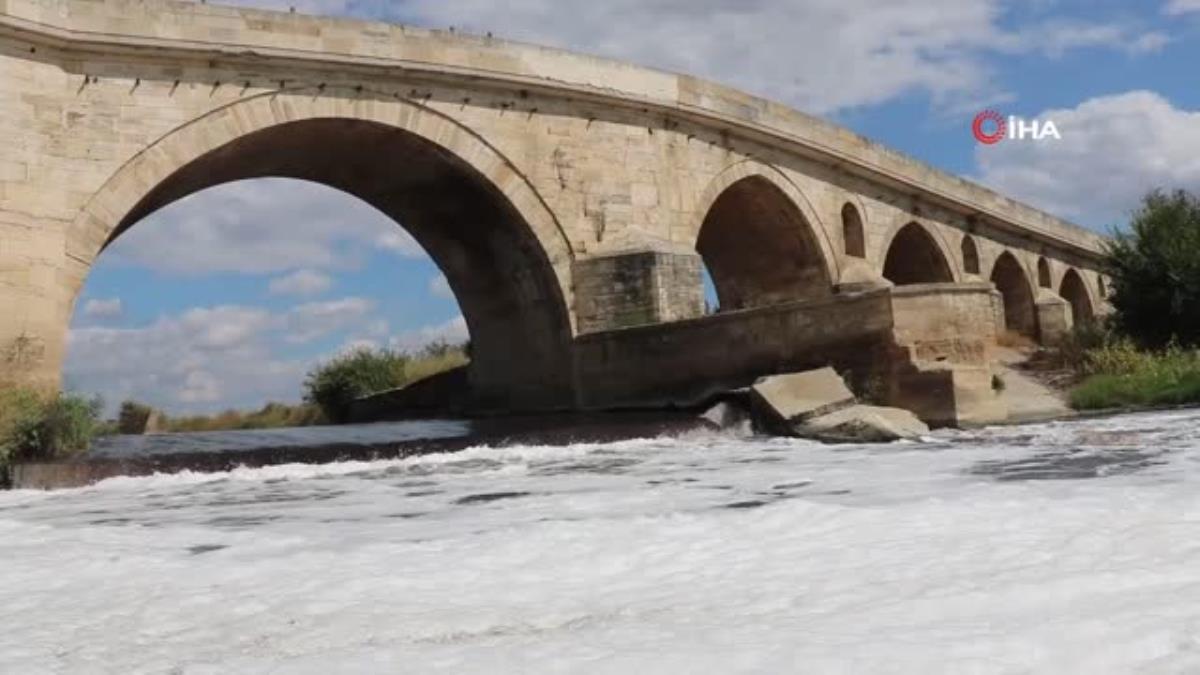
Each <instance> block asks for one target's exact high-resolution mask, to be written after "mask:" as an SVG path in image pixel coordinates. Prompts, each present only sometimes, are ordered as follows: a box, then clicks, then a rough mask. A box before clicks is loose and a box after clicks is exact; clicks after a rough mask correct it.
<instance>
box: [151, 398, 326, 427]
mask: <svg viewBox="0 0 1200 675" xmlns="http://www.w3.org/2000/svg"><path fill="white" fill-rule="evenodd" d="M321 424H327V422H326V420H325V416H324V415H323V414H321V410H320V408H318V407H317V406H314V405H286V404H283V403H268V404H267V405H265V406H263V407H262V408H261V409H259V410H256V411H253V412H241V411H237V410H227V411H225V412H223V413H220V414H218V415H194V416H190V417H179V418H167V419H165V421H164V425H163V426H164V430H165V431H169V432H173V433H188V432H198V431H231V430H249V429H282V428H287V427H311V426H317V425H321Z"/></svg>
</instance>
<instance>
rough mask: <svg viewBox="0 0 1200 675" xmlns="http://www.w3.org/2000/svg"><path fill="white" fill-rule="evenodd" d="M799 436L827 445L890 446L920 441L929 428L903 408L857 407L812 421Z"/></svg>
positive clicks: (803, 427) (798, 430)
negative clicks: (892, 443) (886, 444)
mask: <svg viewBox="0 0 1200 675" xmlns="http://www.w3.org/2000/svg"><path fill="white" fill-rule="evenodd" d="M796 432H797V434H798V435H800V436H803V437H805V438H812V439H815V440H819V441H824V442H827V443H890V442H892V441H899V440H903V439H917V438H920V437H921V436H923V435H925V434H927V433H929V427H928V426H926V425H925V423H924V422H922V421H921V420H919V419H917V416H916V415H914V414H912V413H911V412H909V411H907V410H903V409H901V408H880V407H876V406H869V405H856V406H851V407H849V408H844V409H842V410H838V411H836V412H832V413H829V414H827V415H822V416H820V417H816V418H813V419H811V420H809V421H808V422H805V423H804V424H802V425H800V426H798V427H797V429H796Z"/></svg>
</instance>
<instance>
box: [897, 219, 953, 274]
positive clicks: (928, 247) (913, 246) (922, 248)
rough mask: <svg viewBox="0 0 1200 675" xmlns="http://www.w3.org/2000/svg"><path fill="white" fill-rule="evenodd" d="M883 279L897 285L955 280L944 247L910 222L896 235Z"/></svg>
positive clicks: (925, 231)
mask: <svg viewBox="0 0 1200 675" xmlns="http://www.w3.org/2000/svg"><path fill="white" fill-rule="evenodd" d="M883 277H884V278H885V279H887V280H888V281H890V282H892V283H893V284H896V285H897V286H908V285H912V284H932V283H949V282H953V281H954V273H953V272H952V271H951V269H950V261H949V260H947V258H946V255H945V252H944V251H943V250H942V247H941V246H939V245H938V242H937V240H935V239H934V238H933V235H932V234H930V233H929V231H928V230H926V229H925V228H924V227H923V226H922V225H921V224H920V223H917V222H911V223H908V224H907V225H905V226H904V227H901V228H900V229H899V230H897V231H896V234H895V235H893V237H892V241H891V243H890V244H889V245H888V248H887V255H886V256H885V258H884V262H883Z"/></svg>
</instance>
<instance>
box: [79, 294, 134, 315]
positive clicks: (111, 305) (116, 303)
mask: <svg viewBox="0 0 1200 675" xmlns="http://www.w3.org/2000/svg"><path fill="white" fill-rule="evenodd" d="M124 311H125V309H124V307H123V306H122V304H121V299H120V298H106V299H99V298H97V299H93V300H88V301H87V302H85V303H83V315H84V316H85V317H87V318H89V319H115V318H116V317H119V316H121V314H122V313H123V312H124Z"/></svg>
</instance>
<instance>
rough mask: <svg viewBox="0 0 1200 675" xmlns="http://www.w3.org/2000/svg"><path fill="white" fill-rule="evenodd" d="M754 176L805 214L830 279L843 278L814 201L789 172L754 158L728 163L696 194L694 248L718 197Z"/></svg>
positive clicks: (833, 247)
mask: <svg viewBox="0 0 1200 675" xmlns="http://www.w3.org/2000/svg"><path fill="white" fill-rule="evenodd" d="M751 176H757V177H759V178H761V179H763V180H765V181H767V182H769V183H771V184H772V185H773V186H774V187H775V188H776V189H777V190H779V191H780V192H781V193H783V194H784V195H785V196H786V197H787V198H788V201H789V202H790V203H791V206H792V207H793V208H795V209H797V210H798V212H799V213H800V215H801V216H803V220H804V223H805V224H806V227H807V228H808V229H809V230H810V231H811V233H812V235H813V240H814V243H815V245H816V246H817V248H818V249H819V250H820V253H821V259H822V261H823V264H824V266H825V273H826V275H827V276H828V278H830V279H838V278H840V275H841V269H842V265H841V263H840V258H841V256H839V255H837V250H838V249H837V248H836V246H835V245H834V243H833V240H832V238H831V237H830V235H829V232H828V231H827V230H826V227H825V222H824V221H823V220H822V219H821V217H820V214H819V213H818V212H817V210H816V209H815V208H813V205H812V203H811V202H810V201H809V200H808V198H807V197H805V196H804V193H803V192H802V191H801V190H800V188H799V187H798V186H797V185H796V183H795V182H794V181H793V180H792V179H791V178H789V177H788V175H787V174H785V173H784V172H783V171H781V170H779V169H778V168H776V167H774V166H772V165H770V164H766V163H763V162H760V161H758V160H754V159H743V160H740V161H738V162H736V163H734V164H731V165H729V166H727V167H726V168H725V169H723V170H722V171H721V172H720V173H718V174H717V175H716V176H714V177H713V178H712V180H710V181H709V182H708V184H707V185H706V186H705V187H704V190H703V191H701V192H700V193H699V194H698V195H697V197H696V201H695V202H694V204H693V211H694V217H693V220H692V227H691V232H692V237H693V239H692V245H693V247H694V248H697V250H698V247H697V242H698V241H699V238H700V231H701V229H702V228H703V226H704V221H705V220H706V219H707V218H708V216H709V212H710V210H711V209H712V206H713V204H715V203H716V201H717V198H718V197H720V196H721V194H722V193H723V192H725V191H726V190H727V189H728V188H729V187H730V186H732V185H733V184H734V183H737V182H738V181H740V180H742V179H744V178H749V177H751Z"/></svg>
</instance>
